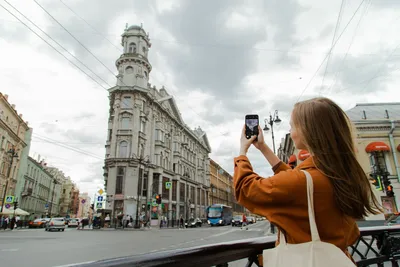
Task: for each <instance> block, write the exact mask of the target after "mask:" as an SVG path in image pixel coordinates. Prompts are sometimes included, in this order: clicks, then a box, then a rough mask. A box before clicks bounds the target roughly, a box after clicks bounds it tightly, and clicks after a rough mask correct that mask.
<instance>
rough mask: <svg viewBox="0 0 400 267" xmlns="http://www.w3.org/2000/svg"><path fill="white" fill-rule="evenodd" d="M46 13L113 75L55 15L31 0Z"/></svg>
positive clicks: (34, 0)
mask: <svg viewBox="0 0 400 267" xmlns="http://www.w3.org/2000/svg"><path fill="white" fill-rule="evenodd" d="M33 2H35V3H36V4H37V5H38V6H39V7H40V8H41V9H42V10H43V11H44V12H46V14H47V15H49V16H50V17H51V18H52V19H53V20H54V21H55V22H56V23H57V24H58V25H60V26H61V27H62V28H63V29H64V30H65V31H66V32H67V33H68V34H69V35H70V36H71V37H72V38H74V40H75V41H77V42H78V43H79V44H80V45H81V46H82V47H83V48H84V49H85V50H86V51H87V52H88V53H89V54H91V55H92V56H93V57H94V58H95V59H96V60H97V61H98V62H99V63H100V64H101V65H103V66H104V67H105V68H106V69H107V70H108V71H109V72H111V73H112V74H113V75H114V77H116V76H115V74H114V72H113V71H112V70H110V69H109V68H108V67H107V66H106V65H105V64H104V63H103V62H102V61H101V60H100V59H99V58H98V57H97V56H96V55H95V54H93V53H92V52H91V51H90V50H89V49H88V48H87V47H86V46H85V45H84V44H83V43H82V42H81V41H79V40H78V38H76V37H75V36H74V35H73V34H72V33H71V32H70V31H69V30H68V29H67V28H65V27H64V26H63V25H62V24H61V23H60V22H59V21H58V20H57V19H56V18H55V17H53V16H52V15H51V14H50V13H49V12H48V11H47V10H46V9H45V8H44V7H43V6H42V5H40V4H39V3H38V2H37V1H36V0H33Z"/></svg>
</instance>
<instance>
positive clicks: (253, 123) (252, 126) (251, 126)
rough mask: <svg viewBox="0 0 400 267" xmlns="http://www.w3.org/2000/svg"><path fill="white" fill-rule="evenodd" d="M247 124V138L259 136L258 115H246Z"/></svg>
mask: <svg viewBox="0 0 400 267" xmlns="http://www.w3.org/2000/svg"><path fill="white" fill-rule="evenodd" d="M245 124H246V138H247V139H250V138H251V137H252V136H253V135H255V136H258V125H259V120H258V115H255V114H253V115H246V117H245Z"/></svg>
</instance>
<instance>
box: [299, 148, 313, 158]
mask: <svg viewBox="0 0 400 267" xmlns="http://www.w3.org/2000/svg"><path fill="white" fill-rule="evenodd" d="M309 156H311V155H310V152H308V151H307V150H300V152H299V160H306V159H307V158H308V157H309Z"/></svg>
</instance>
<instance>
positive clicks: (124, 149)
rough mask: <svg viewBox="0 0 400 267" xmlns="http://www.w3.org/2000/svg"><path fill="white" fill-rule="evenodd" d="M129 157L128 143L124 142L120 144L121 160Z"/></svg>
mask: <svg viewBox="0 0 400 267" xmlns="http://www.w3.org/2000/svg"><path fill="white" fill-rule="evenodd" d="M127 157H128V142H126V141H122V142H121V143H119V158H127Z"/></svg>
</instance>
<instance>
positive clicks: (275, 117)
mask: <svg viewBox="0 0 400 267" xmlns="http://www.w3.org/2000/svg"><path fill="white" fill-rule="evenodd" d="M264 122H265V127H264V129H263V130H264V132H266V133H268V132H269V130H270V129H269V128H268V125H267V124H269V125H270V126H271V135H272V147H273V148H274V154H276V151H275V136H274V123H275V124H276V126H279V124H281V122H282V120H281V119H280V118H279V116H278V110H275V112H274V115H271V114H269V120H268V119H265V120H264ZM271 233H272V234H274V233H275V226H274V225H273V224H272V223H271Z"/></svg>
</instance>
